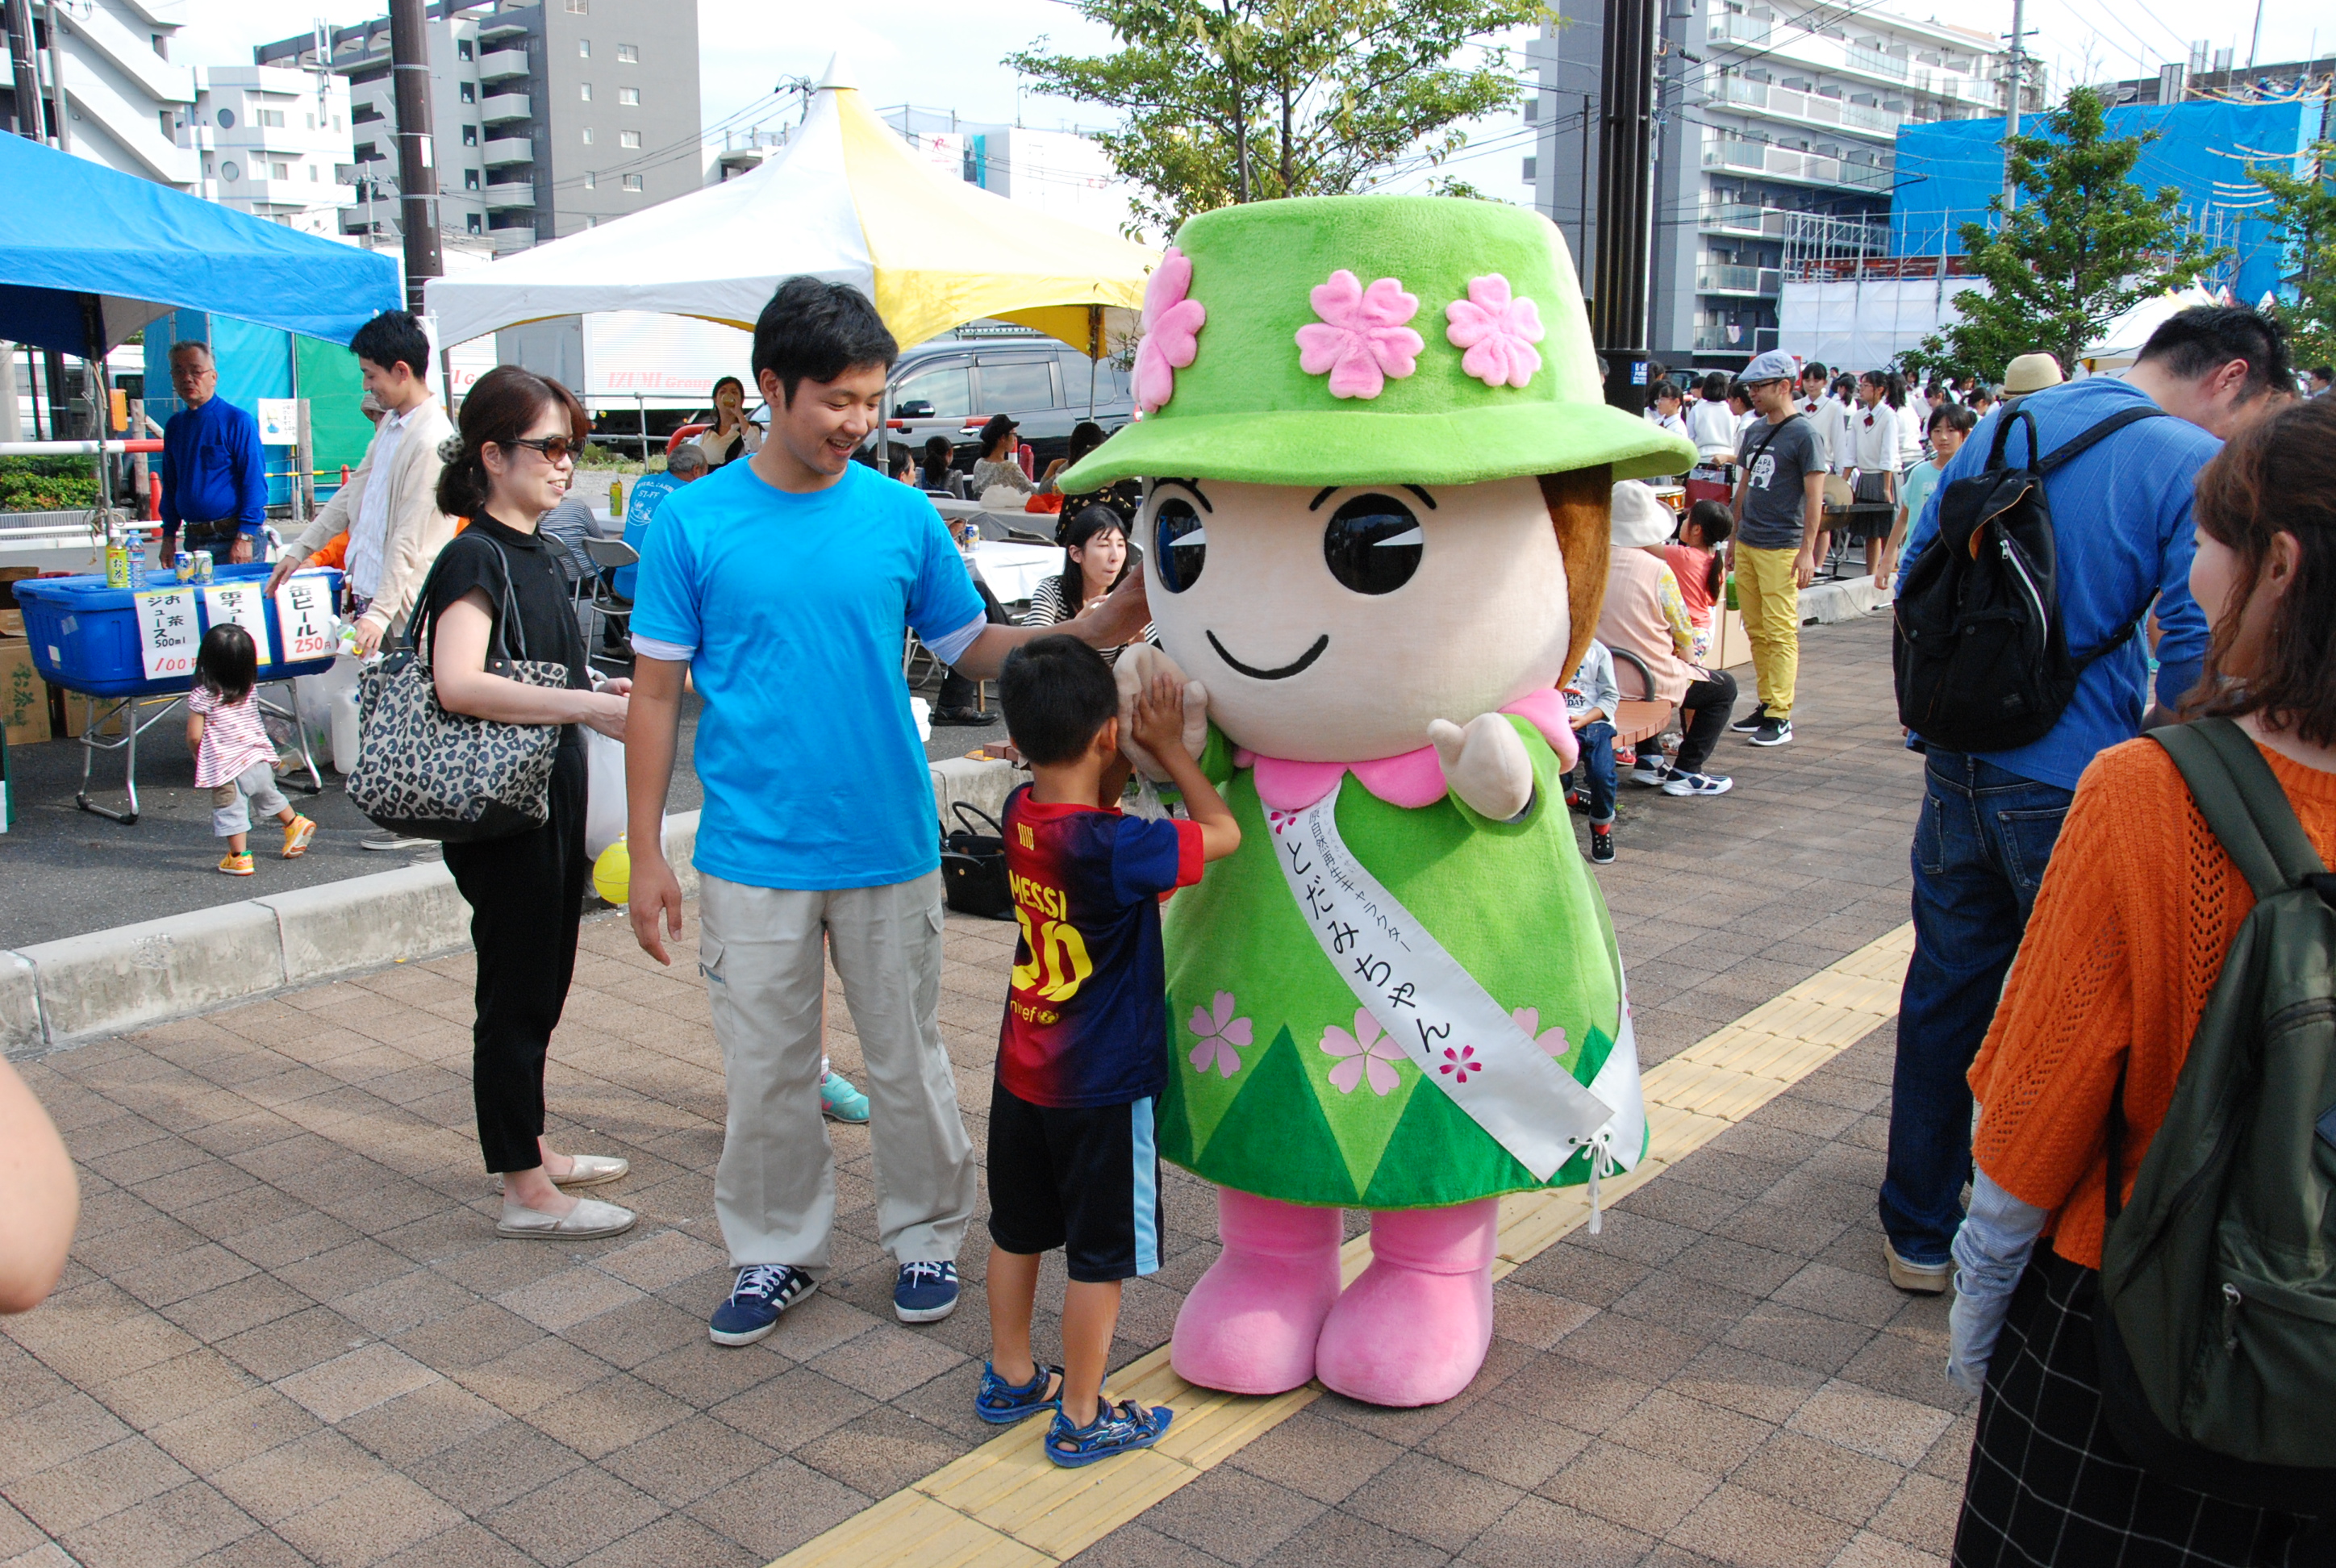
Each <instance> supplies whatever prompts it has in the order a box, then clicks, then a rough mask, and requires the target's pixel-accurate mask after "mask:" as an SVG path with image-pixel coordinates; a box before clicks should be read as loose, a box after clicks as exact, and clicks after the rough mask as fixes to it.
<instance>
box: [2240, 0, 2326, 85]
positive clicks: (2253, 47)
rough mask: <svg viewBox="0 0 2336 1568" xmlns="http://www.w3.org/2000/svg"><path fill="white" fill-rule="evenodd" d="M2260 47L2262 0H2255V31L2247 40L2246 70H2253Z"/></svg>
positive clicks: (2261, 37)
mask: <svg viewBox="0 0 2336 1568" xmlns="http://www.w3.org/2000/svg"><path fill="white" fill-rule="evenodd" d="M2262 48H2263V0H2255V31H2254V36H2253V38H2251V39H2249V40H2248V41H2247V69H2248V70H2250V71H2252V70H2253V69H2254V68H2255V55H2256V54H2257V52H2259V51H2260V50H2261V49H2262ZM2304 58H2305V59H2306V60H2309V59H2311V58H2312V56H2311V55H2309V54H2306V55H2305V56H2304Z"/></svg>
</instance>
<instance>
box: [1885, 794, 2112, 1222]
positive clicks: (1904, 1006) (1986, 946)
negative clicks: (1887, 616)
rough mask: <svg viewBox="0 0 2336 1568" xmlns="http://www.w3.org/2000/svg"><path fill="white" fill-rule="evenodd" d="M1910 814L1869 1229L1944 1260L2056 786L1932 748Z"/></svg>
mask: <svg viewBox="0 0 2336 1568" xmlns="http://www.w3.org/2000/svg"><path fill="white" fill-rule="evenodd" d="M1923 782H1924V784H1925V786H1926V787H1925V789H1924V792H1923V796H1922V816H1921V818H1920V819H1919V820H1918V821H1917V822H1916V823H1915V826H1914V850H1913V862H1914V957H1913V961H1912V962H1911V963H1909V964H1908V965H1907V967H1906V984H1905V989H1904V990H1903V993H1902V994H1901V997H1900V1000H1899V1005H1898V1061H1897V1066H1896V1067H1895V1068H1894V1069H1893V1072H1892V1074H1891V1079H1890V1162H1889V1167H1888V1170H1887V1172H1886V1174H1884V1175H1883V1181H1882V1199H1881V1206H1882V1228H1883V1232H1886V1233H1887V1234H1888V1236H1889V1238H1890V1244H1891V1246H1893V1248H1895V1249H1896V1250H1897V1252H1898V1255H1899V1256H1900V1257H1902V1258H1903V1259H1905V1260H1906V1261H1908V1262H1910V1263H1943V1262H1945V1261H1947V1249H1948V1248H1949V1247H1950V1246H1952V1244H1953V1242H1954V1239H1955V1227H1956V1226H1957V1225H1958V1224H1960V1223H1961V1222H1962V1202H1961V1193H1962V1185H1963V1183H1965V1182H1967V1181H1969V1180H1970V1179H1971V1085H1970V1083H1969V1081H1968V1079H1967V1075H1968V1074H1969V1073H1970V1071H1971V1058H1972V1057H1976V1056H1977V1055H1979V1047H1980V1045H1981V1042H1982V1041H1983V1040H1985V1039H1986V1037H1987V1027H1988V1024H1989V1022H1990V1020H1991V1019H1993V1018H1994V1017H1995V1004H1996V1000H1997V998H1999V997H2000V995H2001V994H2002V991H2003V979H2004V976H2005V975H2006V974H2007V973H2009V972H2010V969H2011V959H2012V955H2013V954H2014V953H2016V952H2018V951H2019V950H2020V934H2021V933H2022V932H2023V931H2025V930H2027V929H2028V913H2029V911H2030V910H2032V909H2033V908H2035V906H2036V890H2037V889H2038V888H2039V887H2040V886H2042V885H2043V881H2044V866H2045V863H2046V862H2048V861H2049V860H2050V859H2051V858H2052V846H2053V844H2054V843H2055V842H2058V840H2059V837H2060V823H2061V819H2063V818H2064V817H2066V816H2067V815H2068V802H2069V799H2070V794H2069V792H2068V791H2067V790H2064V789H2060V788H2058V787H2056V786H2054V785H2052V784H2038V783H2036V782H2035V781H2033V780H2031V779H2024V778H2021V777H2020V775H2019V774H2014V773H2009V772H2006V771H2005V770H2004V769H2002V768H2000V767H1997V766H1996V765H1994V764H1993V763H1989V762H1982V761H1981V760H1980V759H1979V758H1977V757H1973V756H1966V755H1962V754H1961V753H1959V752H1950V751H1941V750H1938V749H1936V748H1933V749H1932V752H1931V754H1930V765H1929V767H1928V768H1927V769H1926V770H1925V778H1924V781H1923Z"/></svg>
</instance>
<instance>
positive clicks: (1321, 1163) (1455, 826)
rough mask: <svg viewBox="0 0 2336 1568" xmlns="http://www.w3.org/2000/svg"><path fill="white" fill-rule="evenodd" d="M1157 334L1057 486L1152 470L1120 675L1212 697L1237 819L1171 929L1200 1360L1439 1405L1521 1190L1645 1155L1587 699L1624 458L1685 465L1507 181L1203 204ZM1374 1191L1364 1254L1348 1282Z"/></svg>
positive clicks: (1167, 261)
mask: <svg viewBox="0 0 2336 1568" xmlns="http://www.w3.org/2000/svg"><path fill="white" fill-rule="evenodd" d="M1143 326H1144V335H1143V337H1142V339H1141V340H1140V342H1139V343H1138V345H1137V347H1136V353H1135V360H1134V375H1133V385H1134V394H1135V401H1136V404H1137V408H1138V411H1139V420H1138V423H1136V424H1133V425H1130V426H1129V427H1127V428H1126V429H1124V430H1122V431H1120V432H1119V433H1116V434H1114V436H1113V437H1112V438H1111V439H1110V440H1109V441H1107V442H1105V443H1104V445H1103V446H1101V447H1100V448H1098V449H1097V450H1096V451H1095V453H1091V454H1090V455H1089V456H1088V457H1087V458H1085V460H1084V461H1083V462H1081V463H1079V464H1078V465H1077V466H1076V468H1074V469H1072V470H1071V471H1070V472H1067V473H1066V474H1065V475H1064V476H1063V480H1062V484H1063V488H1064V489H1065V490H1066V492H1072V493H1078V492H1085V491H1092V490H1095V489H1097V488H1099V487H1101V486H1103V485H1105V484H1108V483H1112V482H1117V481H1121V480H1126V479H1143V480H1144V481H1146V482H1147V483H1146V490H1145V501H1144V510H1143V511H1142V512H1141V513H1140V514H1139V516H1138V518H1137V521H1136V524H1135V527H1134V530H1133V531H1132V542H1134V543H1135V544H1136V545H1137V546H1139V547H1140V548H1141V549H1142V550H1143V554H1144V581H1145V588H1146V591H1147V594H1148V597H1149V600H1150V604H1151V607H1152V613H1153V622H1154V624H1155V626H1156V627H1157V628H1158V633H1159V637H1160V648H1158V649H1149V648H1135V649H1132V650H1131V651H1130V654H1129V655H1128V656H1125V657H1122V659H1121V660H1120V662H1119V666H1118V671H1119V675H1120V678H1121V683H1122V691H1123V696H1127V695H1128V694H1129V693H1130V692H1131V690H1132V688H1133V687H1134V684H1135V683H1138V682H1141V681H1144V680H1146V679H1150V678H1153V677H1156V676H1158V675H1160V674H1163V673H1166V674H1173V675H1177V676H1180V677H1183V678H1184V679H1185V680H1186V681H1187V682H1188V683H1189V684H1188V685H1187V687H1186V699H1187V708H1188V713H1189V712H1190V711H1192V708H1193V706H1194V703H1195V699H1198V700H1199V701H1200V702H1202V703H1203V704H1204V705H1205V709H1206V713H1207V717H1208V729H1207V733H1206V737H1205V744H1203V741H1202V735H1200V734H1199V733H1198V732H1197V731H1193V732H1191V733H1188V736H1187V744H1188V745H1193V746H1194V747H1196V748H1197V749H1198V750H1199V753H1200V757H1201V763H1202V771H1203V772H1204V773H1206V774H1208V775H1209V777H1210V778H1211V779H1212V781H1213V782H1216V783H1217V784H1219V786H1220V787H1221V788H1222V790H1223V791H1224V794H1225V795H1226V798H1227V801H1228V803H1230V804H1231V808H1232V810H1233V813H1234V815H1235V817H1236V819H1237V820H1238V822H1239V823H1240V825H1241V847H1240V849H1239V851H1238V852H1236V853H1235V854H1234V855H1232V856H1231V858H1229V859H1227V860H1225V861H1222V862H1217V863H1216V864H1214V865H1212V867H1211V868H1210V869H1209V871H1208V873H1207V875H1206V876H1205V877H1204V878H1203V879H1202V882H1201V884H1200V885H1199V886H1198V887H1196V888H1189V889H1186V890H1185V891H1183V892H1181V893H1179V894H1178V895H1177V896H1176V897H1175V898H1174V899H1173V901H1171V902H1170V904H1169V907H1168V911H1167V914H1166V918H1165V921H1164V926H1163V940H1164V943H1165V947H1166V956H1167V984H1168V993H1169V1003H1170V1017H1171V1038H1170V1040H1169V1043H1168V1048H1169V1051H1170V1060H1169V1084H1168V1087H1167V1089H1166V1091H1165V1093H1164V1095H1163V1098H1162V1101H1161V1105H1160V1108H1159V1124H1158V1125H1159V1133H1160V1152H1161V1153H1162V1154H1163V1155H1164V1156H1165V1157H1167V1158H1168V1159H1170V1160H1172V1161H1173V1162H1174V1163H1176V1164H1181V1165H1183V1166H1184V1167H1186V1168H1187V1169H1189V1170H1191V1171H1192V1172H1194V1173H1196V1174H1199V1175H1200V1176H1202V1177H1203V1178H1204V1179H1206V1180H1208V1181H1210V1182H1212V1183H1215V1184H1216V1186H1217V1188H1218V1197H1219V1203H1218V1219H1219V1229H1220V1234H1221V1236H1222V1240H1223V1242H1224V1249H1223V1251H1222V1254H1221V1255H1220V1257H1219V1259H1218V1261H1216V1263H1214V1264H1213V1265H1212V1266H1211V1268H1210V1269H1209V1271H1208V1272H1207V1273H1206V1274H1205V1275H1204V1276H1203V1277H1202V1280H1201V1281H1199V1282H1198V1283H1197V1284H1196V1285H1195V1286H1194V1288H1193V1290H1192V1292H1191V1294H1190V1295H1189V1296H1188V1297H1187V1298H1186V1300H1185V1304H1184V1307H1183V1310H1182V1311H1181V1312H1180V1313H1179V1316H1178V1319H1177V1325H1176V1332H1175V1338H1174V1341H1173V1352H1172V1353H1173V1359H1174V1364H1175V1366H1176V1368H1177V1370H1178V1372H1179V1373H1180V1374H1182V1375H1183V1377H1184V1378H1187V1379H1188V1380H1190V1381H1192V1382H1193V1383H1196V1384H1199V1385H1201V1386H1202V1387H1206V1388H1222V1389H1226V1390H1229V1391H1232V1392H1238V1393H1248V1394H1267V1393H1275V1392H1280V1391H1282V1390H1285V1389H1288V1388H1296V1387H1298V1386H1299V1385H1300V1384H1303V1383H1304V1382H1306V1381H1307V1380H1308V1379H1309V1378H1315V1377H1318V1376H1319V1378H1321V1380H1322V1381H1323V1382H1324V1383H1325V1384H1327V1385H1328V1386H1329V1387H1330V1388H1334V1389H1337V1390H1338V1391H1339V1392H1341V1393H1344V1394H1347V1395H1348V1396H1350V1397H1352V1398H1359V1399H1365V1400H1368V1401H1371V1402H1373V1403H1377V1404H1385V1405H1397V1406H1406V1405H1421V1404H1429V1403H1434V1402H1436V1401H1439V1400H1442V1399H1446V1398H1451V1397H1452V1396H1453V1395H1454V1394H1456V1393H1457V1392H1459V1390H1460V1389H1461V1388H1464V1387H1465V1385H1466V1384H1467V1382H1468V1380H1469V1378H1472V1377H1474V1376H1475V1372H1476V1369H1477V1368H1478V1367H1479V1366H1481V1365H1482V1363H1483V1360H1484V1354H1485V1351H1486V1349H1487V1348H1488V1346H1489V1344H1490V1339H1491V1331H1492V1293H1491V1269H1492V1262H1493V1246H1494V1222H1495V1220H1496V1217H1497V1199H1498V1197H1499V1195H1500V1194H1502V1193H1512V1192H1520V1191H1526V1190H1530V1189H1533V1188H1539V1187H1545V1186H1556V1185H1565V1184H1572V1183H1594V1182H1595V1181H1596V1180H1597V1179H1598V1178H1599V1176H1600V1175H1601V1174H1605V1173H1609V1172H1611V1171H1613V1170H1616V1169H1628V1168H1630V1166H1632V1165H1634V1164H1637V1162H1638V1161H1639V1159H1640V1157H1641V1155H1642V1154H1643V1153H1644V1151H1645V1148H1646V1124H1645V1115H1644V1111H1643V1108H1642V1105H1641V1104H1640V1095H1639V1080H1638V1062H1637V1055H1636V1049H1635V1047H1634V1046H1633V1044H1632V1041H1631V1036H1630V1021H1629V1007H1628V1002H1627V999H1626V998H1625V995H1624V989H1623V982H1622V972H1621V961H1620V959H1619V957H1618V955H1617V952H1616V948H1615V942H1614V935H1613V930H1612V926H1611V921H1610V920H1608V918H1607V915H1606V911H1605V907H1604V904H1603V902H1602V901H1601V899H1600V897H1599V894H1598V891H1597V888H1596V885H1595V883H1594V882H1593V881H1592V880H1591V876H1590V873H1589V872H1588V869H1587V868H1586V866H1585V865H1584V864H1583V862H1582V858H1581V855H1580V852H1578V850H1577V849H1576V848H1575V843H1574V838H1573V829H1572V823H1571V822H1570V820H1569V818H1568V815H1567V813H1566V811H1565V807H1564V803H1563V796H1564V791H1563V786H1562V782H1561V778H1562V774H1563V772H1564V771H1565V770H1566V769H1567V768H1568V767H1570V766H1571V765H1572V763H1573V762H1574V760H1575V756H1576V753H1577V749H1578V748H1577V747H1576V745H1575V742H1574V737H1573V735H1572V730H1571V728H1570V727H1569V726H1568V723H1567V720H1566V716H1565V710H1564V706H1563V702H1562V697H1561V696H1560V693H1559V689H1558V688H1560V687H1562V686H1563V685H1564V684H1565V683H1566V681H1567V680H1568V679H1569V678H1570V677H1572V674H1573V671H1574V668H1575V666H1576V665H1577V664H1578V663H1579V661H1580V659H1581V657H1582V653H1583V651H1584V649H1585V648H1586V647H1587V644H1588V640H1589V636H1590V631H1591V628H1593V627H1594V626H1595V625H1596V622H1597V616H1598V603H1599V599H1600V596H1601V593H1602V589H1603V584H1604V581H1605V570H1606V550H1607V548H1608V528H1607V501H1608V497H1609V494H1610V492H1611V485H1612V482H1613V481H1615V480H1617V479H1630V478H1637V477H1642V476H1645V475H1650V474H1657V473H1669V472H1679V471H1680V470H1682V469H1684V468H1686V467H1687V466H1689V464H1690V463H1692V462H1693V453H1692V452H1691V451H1690V450H1689V448H1688V446H1687V445H1686V443H1683V442H1681V441H1679V440H1678V439H1677V438H1675V437H1673V436H1670V435H1669V434H1667V433H1664V432H1663V431H1661V430H1660V429H1659V428H1657V427H1656V426H1654V425H1652V424H1649V423H1648V422H1646V421H1644V420H1642V419H1639V418H1636V417H1634V416H1632V415H1630V414H1627V413H1625V412H1623V411H1621V410H1619V409H1615V408H1611V407H1609V406H1608V405H1607V404H1605V403H1604V402H1603V401H1602V398H1601V395H1600V378H1599V375H1598V372H1597V368H1596V365H1595V359H1594V355H1592V353H1591V347H1590V337H1589V327H1588V323H1587V320H1586V319H1585V317H1584V316H1583V312H1582V298H1581V290H1580V287H1579V285H1578V283H1577V282H1576V279H1575V276H1574V272H1573V268H1572V262H1571V260H1570V259H1569V258H1568V257H1567V255H1566V251H1565V247H1564V242H1563V240H1562V239H1561V238H1560V237H1559V235H1558V232H1557V230H1556V229H1555V228H1554V227H1553V226H1552V225H1551V224H1549V223H1548V222H1547V221H1545V220H1544V219H1541V218H1539V217H1537V216H1535V215H1534V214H1533V213H1530V212H1527V211H1524V210H1523V209H1517V208H1513V207H1506V206H1503V205H1500V204H1498V203H1493V202H1482V201H1468V200H1446V199H1432V198H1410V197H1332V198H1319V199H1312V200H1284V201H1271V202H1258V203H1253V204H1250V205H1247V206H1242V207H1235V208H1228V209H1222V210H1220V211H1216V212H1212V213H1208V214H1205V215H1203V216H1202V217H1199V218H1195V219H1192V221H1191V222H1189V223H1187V224H1186V225H1185V226H1184V227H1183V229H1182V230H1181V231H1180V232H1179V234H1178V235H1177V239H1176V243H1175V245H1174V246H1173V247H1172V248H1170V249H1169V250H1168V252H1167V254H1166V256H1165V257H1164V258H1163V261H1162V263H1161V266H1160V267H1159V268H1158V269H1157V270H1156V271H1155V273H1154V275H1153V279H1152V283H1151V285H1150V287H1149V288H1148V290H1147V293H1146V297H1145V305H1144V323H1143ZM1139 761H1140V762H1144V763H1146V764H1149V761H1150V759H1145V758H1139ZM1147 771H1153V768H1152V767H1150V766H1147ZM1154 776H1158V775H1157V774H1156V772H1154ZM1342 1207H1360V1208H1364V1209H1368V1210H1369V1211H1370V1212H1371V1243H1372V1262H1371V1265H1370V1267H1369V1268H1368V1269H1367V1270H1366V1271H1364V1272H1363V1274H1362V1275H1361V1276H1360V1277H1359V1278H1358V1279H1357V1280H1356V1281H1355V1282H1354V1283H1353V1285H1351V1286H1349V1287H1348V1288H1347V1289H1346V1290H1343V1291H1342V1290H1340V1287H1339V1271H1338V1246H1339V1238H1340V1232H1339V1222H1338V1210H1339V1209H1340V1208H1342Z"/></svg>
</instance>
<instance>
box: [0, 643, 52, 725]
mask: <svg viewBox="0 0 2336 1568" xmlns="http://www.w3.org/2000/svg"><path fill="white" fill-rule="evenodd" d="M0 730H5V731H6V732H7V735H8V744H9V745H39V744H40V743H41V742H43V741H44V740H46V739H48V738H49V733H50V732H49V683H48V682H46V681H44V680H43V679H42V678H41V676H40V672H39V671H38V670H36V669H34V667H33V645H32V644H31V643H29V642H26V641H25V640H24V638H21V637H6V638H0Z"/></svg>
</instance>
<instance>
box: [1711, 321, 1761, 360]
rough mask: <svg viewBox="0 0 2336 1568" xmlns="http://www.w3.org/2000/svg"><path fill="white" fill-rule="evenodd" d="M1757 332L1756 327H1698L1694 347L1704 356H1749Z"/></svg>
mask: <svg viewBox="0 0 2336 1568" xmlns="http://www.w3.org/2000/svg"><path fill="white" fill-rule="evenodd" d="M1758 331H1759V328H1758V327H1756V326H1698V327H1697V328H1696V329H1695V347H1696V348H1697V350H1698V352H1700V353H1704V354H1749V353H1751V352H1752V343H1753V338H1754V335H1755V334H1757V332H1758Z"/></svg>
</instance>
